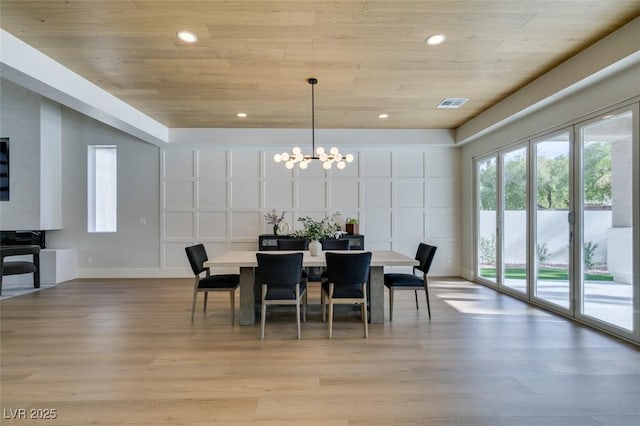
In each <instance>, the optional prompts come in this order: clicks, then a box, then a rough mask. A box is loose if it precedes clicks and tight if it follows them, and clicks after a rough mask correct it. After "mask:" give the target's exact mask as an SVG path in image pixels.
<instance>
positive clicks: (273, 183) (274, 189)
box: [264, 179, 293, 211]
mask: <svg viewBox="0 0 640 426" xmlns="http://www.w3.org/2000/svg"><path fill="white" fill-rule="evenodd" d="M264 200H265V206H266V207H267V208H270V209H276V210H287V211H290V210H291V209H292V208H293V182H292V181H291V180H290V179H287V180H284V179H283V180H268V181H266V182H265V183H264Z"/></svg>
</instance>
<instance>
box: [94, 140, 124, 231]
mask: <svg viewBox="0 0 640 426" xmlns="http://www.w3.org/2000/svg"><path fill="white" fill-rule="evenodd" d="M87 154H88V157H87V163H88V169H87V190H88V192H87V200H88V210H87V217H88V231H89V232H116V223H117V200H118V191H117V189H118V184H117V182H118V179H117V176H118V175H117V149H116V147H115V145H90V146H89V147H88V152H87Z"/></svg>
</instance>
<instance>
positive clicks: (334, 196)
mask: <svg viewBox="0 0 640 426" xmlns="http://www.w3.org/2000/svg"><path fill="white" fill-rule="evenodd" d="M330 185H331V207H332V209H333V210H339V211H340V212H342V209H357V208H358V207H359V205H360V200H359V187H360V185H359V184H358V182H357V181H350V180H345V181H339V182H335V181H332V182H331V183H330Z"/></svg>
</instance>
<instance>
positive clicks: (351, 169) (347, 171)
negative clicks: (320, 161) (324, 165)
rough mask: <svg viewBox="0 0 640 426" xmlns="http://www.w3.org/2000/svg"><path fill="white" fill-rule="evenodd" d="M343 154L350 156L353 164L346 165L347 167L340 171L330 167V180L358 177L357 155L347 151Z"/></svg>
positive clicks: (358, 164) (358, 162) (358, 163)
mask: <svg viewBox="0 0 640 426" xmlns="http://www.w3.org/2000/svg"><path fill="white" fill-rule="evenodd" d="M345 154H352V155H353V162H352V163H347V166H346V167H345V168H344V169H342V170H340V169H338V168H337V167H332V168H331V170H329V176H330V177H331V178H334V179H341V178H355V177H358V176H360V161H359V158H358V153H357V152H354V151H353V150H349V149H347V150H346V151H345Z"/></svg>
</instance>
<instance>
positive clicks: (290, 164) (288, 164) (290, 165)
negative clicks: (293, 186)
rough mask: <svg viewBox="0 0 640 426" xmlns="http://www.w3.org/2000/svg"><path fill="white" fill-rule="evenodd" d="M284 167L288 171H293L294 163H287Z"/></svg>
mask: <svg viewBox="0 0 640 426" xmlns="http://www.w3.org/2000/svg"><path fill="white" fill-rule="evenodd" d="M284 166H285V167H286V168H287V169H293V161H287V162H286V163H284Z"/></svg>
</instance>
